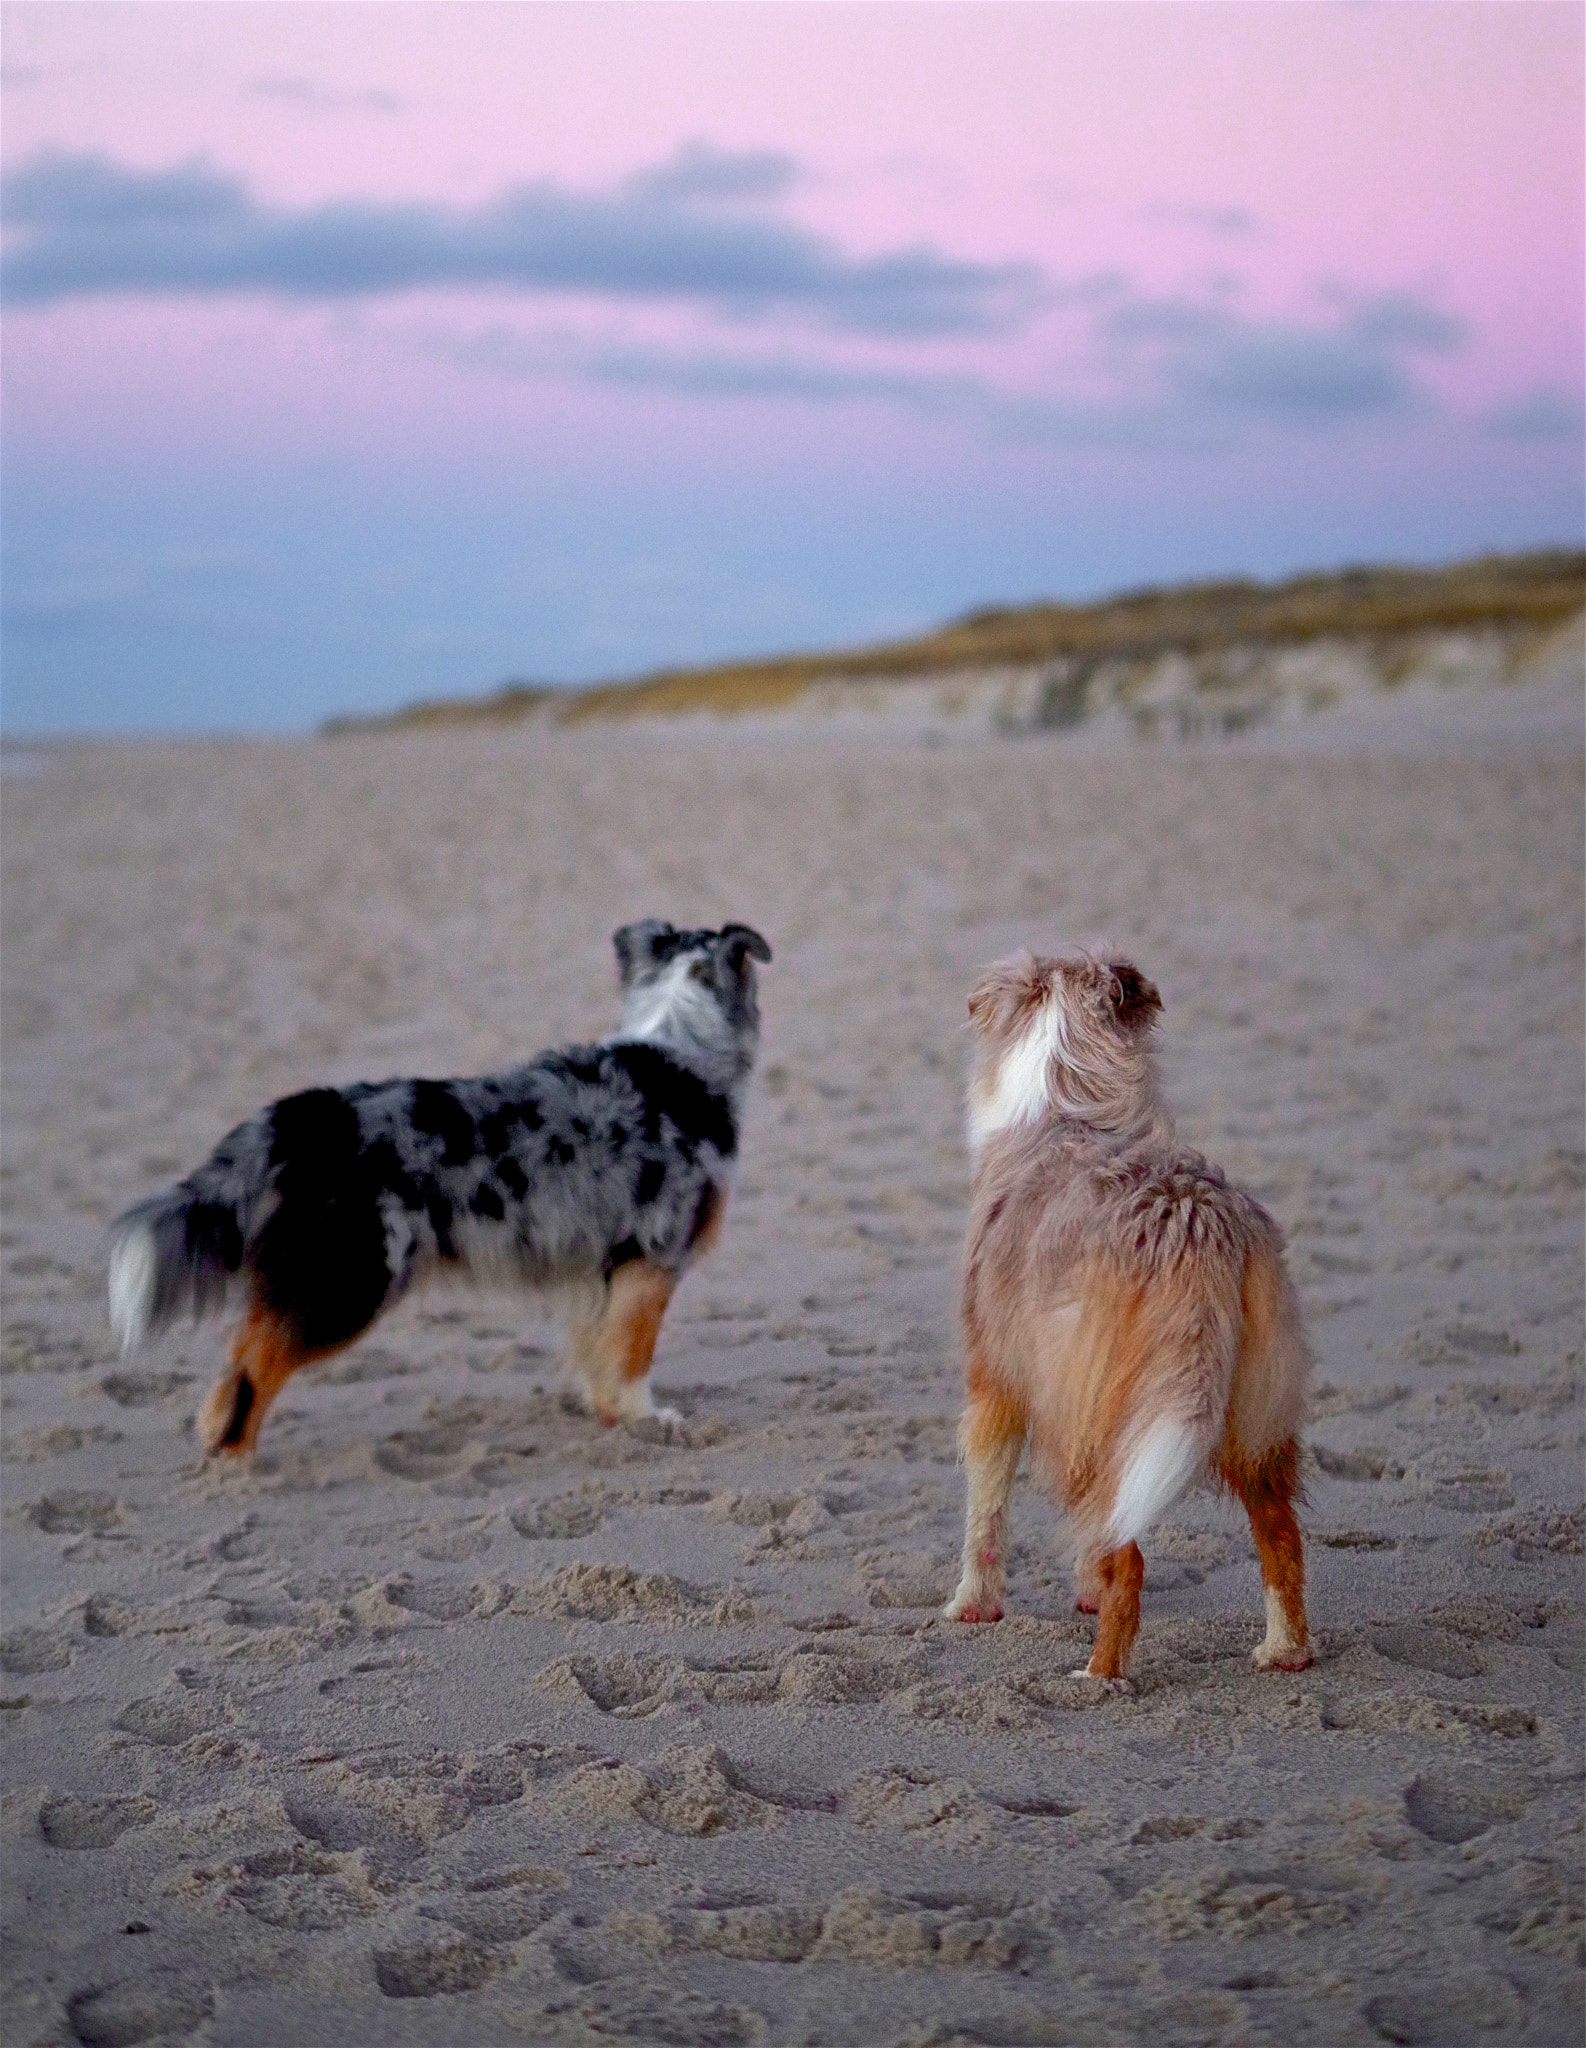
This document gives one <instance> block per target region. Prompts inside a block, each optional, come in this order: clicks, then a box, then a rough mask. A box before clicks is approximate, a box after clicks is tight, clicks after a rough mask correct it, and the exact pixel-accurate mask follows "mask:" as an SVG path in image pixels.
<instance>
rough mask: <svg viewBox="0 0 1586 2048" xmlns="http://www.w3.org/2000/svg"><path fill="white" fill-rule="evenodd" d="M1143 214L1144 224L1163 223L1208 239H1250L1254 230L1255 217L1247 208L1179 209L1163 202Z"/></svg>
mask: <svg viewBox="0 0 1586 2048" xmlns="http://www.w3.org/2000/svg"><path fill="white" fill-rule="evenodd" d="M1143 211H1144V217H1145V218H1146V219H1147V220H1159V221H1165V222H1167V223H1169V224H1170V225H1171V226H1174V227H1187V228H1199V229H1200V230H1201V231H1202V233H1203V234H1208V235H1227V236H1241V235H1252V234H1254V233H1255V229H1256V217H1255V215H1254V214H1253V213H1252V212H1251V211H1250V209H1249V207H1248V206H1178V205H1174V204H1173V203H1171V202H1170V201H1168V200H1166V199H1158V200H1155V201H1154V202H1153V203H1152V204H1151V205H1150V206H1147V207H1146V208H1144V209H1143Z"/></svg>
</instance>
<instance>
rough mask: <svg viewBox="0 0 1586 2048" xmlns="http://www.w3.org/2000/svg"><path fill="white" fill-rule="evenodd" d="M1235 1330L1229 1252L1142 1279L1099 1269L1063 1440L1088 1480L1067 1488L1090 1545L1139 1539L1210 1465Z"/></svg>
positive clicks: (1109, 1546) (1081, 1332)
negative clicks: (1068, 1434)
mask: <svg viewBox="0 0 1586 2048" xmlns="http://www.w3.org/2000/svg"><path fill="white" fill-rule="evenodd" d="M1240 1336H1241V1304H1240V1278H1239V1271H1238V1268H1237V1266H1234V1264H1233V1262H1232V1261H1231V1260H1222V1259H1218V1260H1210V1261H1205V1262H1201V1263H1199V1264H1198V1266H1192V1265H1190V1264H1189V1263H1187V1262H1183V1261H1176V1262H1173V1263H1171V1264H1169V1265H1168V1266H1167V1268H1166V1270H1163V1271H1159V1272H1158V1273H1156V1274H1155V1275H1153V1276H1151V1278H1149V1279H1148V1280H1146V1281H1145V1282H1143V1283H1142V1281H1141V1280H1140V1279H1139V1277H1138V1275H1137V1274H1132V1273H1125V1272H1123V1271H1120V1270H1119V1269H1117V1268H1109V1267H1101V1268H1098V1269H1095V1270H1093V1272H1092V1274H1091V1275H1090V1280H1089V1285H1088V1287H1087V1289H1086V1296H1085V1299H1084V1303H1083V1307H1082V1310H1081V1316H1080V1321H1079V1325H1078V1327H1077V1329H1076V1330H1075V1333H1074V1339H1073V1345H1072V1349H1071V1351H1070V1353H1069V1359H1068V1370H1069V1372H1070V1373H1071V1374H1072V1375H1073V1381H1074V1382H1075V1383H1077V1385H1078V1386H1079V1387H1081V1388H1083V1389H1085V1392H1086V1397H1085V1398H1084V1399H1083V1407H1082V1411H1081V1414H1080V1416H1079V1417H1078V1418H1076V1419H1077V1420H1078V1422H1079V1427H1078V1428H1077V1429H1076V1430H1075V1431H1074V1441H1073V1442H1072V1443H1071V1444H1070V1445H1068V1446H1065V1450H1066V1454H1067V1458H1068V1460H1069V1470H1070V1472H1071V1473H1074V1474H1075V1475H1076V1476H1077V1477H1079V1478H1080V1481H1081V1483H1080V1484H1079V1486H1078V1487H1074V1486H1072V1484H1071V1487H1070V1489H1069V1498H1070V1503H1071V1507H1072V1510H1073V1514H1074V1520H1075V1523H1076V1525H1077V1527H1078V1529H1079V1532H1080V1534H1081V1536H1082V1539H1083V1543H1084V1547H1085V1548H1086V1549H1090V1550H1096V1551H1111V1550H1117V1549H1120V1548H1121V1547H1122V1546H1123V1545H1125V1544H1127V1543H1137V1542H1138V1541H1139V1540H1140V1538H1141V1537H1142V1536H1143V1535H1144V1534H1145V1532H1146V1531H1147V1530H1148V1529H1149V1528H1151V1526H1152V1525H1153V1523H1155V1522H1157V1521H1158V1520H1160V1518H1161V1517H1162V1516H1163V1515H1165V1514H1166V1513H1167V1512H1168V1510H1169V1509H1170V1508H1172V1507H1173V1506H1174V1505H1175V1503H1176V1502H1178V1501H1179V1500H1180V1499H1181V1498H1182V1497H1183V1496H1184V1495H1185V1494H1186V1493H1188V1492H1189V1491H1190V1489H1191V1488H1192V1487H1193V1486H1194V1485H1195V1484H1196V1483H1197V1482H1198V1481H1199V1480H1201V1479H1203V1478H1206V1477H1208V1476H1210V1474H1211V1471H1212V1468H1213V1461H1214V1458H1215V1455H1216V1452H1217V1448H1218V1446H1219V1444H1220V1442H1221V1441H1222V1438H1223V1435H1224V1431H1225V1428H1226V1425H1227V1417H1228V1407H1229V1397H1230V1393H1231V1390H1232V1385H1233V1381H1234V1376H1235V1371H1236V1366H1237V1361H1238V1357H1239V1349H1240Z"/></svg>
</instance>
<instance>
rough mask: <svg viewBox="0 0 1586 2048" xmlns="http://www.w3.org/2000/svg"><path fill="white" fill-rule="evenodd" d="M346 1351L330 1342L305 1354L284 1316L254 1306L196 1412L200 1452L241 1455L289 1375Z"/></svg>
mask: <svg viewBox="0 0 1586 2048" xmlns="http://www.w3.org/2000/svg"><path fill="white" fill-rule="evenodd" d="M351 1341H352V1339H350V1338H349V1339H348V1342H349V1343H350V1342H351ZM345 1349H346V1345H343V1344H332V1345H329V1346H327V1347H326V1348H325V1349H323V1350H319V1351H305V1350H304V1349H303V1347H302V1345H301V1344H300V1343H299V1341H298V1339H297V1337H296V1335H295V1334H294V1332H293V1330H292V1327H291V1325H290V1323H288V1322H287V1321H286V1320H285V1318H283V1317H281V1316H278V1315H277V1314H276V1313H275V1312H274V1310H273V1309H268V1308H266V1307H265V1306H264V1304H263V1303H262V1302H258V1301H255V1302H253V1303H252V1304H251V1305H250V1306H249V1308H248V1311H247V1313H246V1314H245V1315H244V1317H243V1319H242V1321H241V1322H240V1323H239V1324H238V1326H237V1328H236V1330H235V1332H234V1333H233V1335H232V1339H231V1363H230V1365H229V1366H228V1368H227V1370H226V1371H225V1372H223V1373H222V1374H221V1375H220V1377H219V1379H218V1380H216V1382H215V1384H214V1385H213V1386H212V1387H211V1388H210V1390H209V1393H208V1395H207V1396H206V1398H205V1401H204V1405H203V1407H202V1408H200V1410H199V1411H198V1419H197V1423H196V1428H197V1431H198V1439H199V1442H200V1443H201V1444H202V1445H203V1446H204V1450H205V1452H206V1453H207V1454H208V1455H209V1456H210V1457H215V1456H217V1455H219V1454H224V1455H226V1456H228V1457H240V1456H241V1455H242V1454H243V1453H244V1452H246V1451H251V1450H252V1449H253V1447H254V1445H255V1444H256V1443H257V1442H258V1441H259V1431H260V1429H261V1428H262V1426H263V1424H264V1418H265V1416H266V1415H268V1413H269V1412H270V1406H271V1403H272V1402H273V1401H274V1400H275V1397H276V1395H277V1394H279V1393H280V1391H281V1389H282V1387H284V1386H285V1385H286V1383H287V1381H288V1380H289V1379H290V1378H291V1376H292V1374H293V1373H295V1372H296V1371H297V1370H298V1368H299V1367H300V1366H304V1365H311V1364H312V1363H313V1362H314V1360H315V1359H317V1358H329V1357H331V1356H332V1355H333V1354H334V1353H335V1352H337V1351H343V1350H345Z"/></svg>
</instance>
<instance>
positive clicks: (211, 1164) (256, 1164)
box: [110, 1119, 268, 1351]
mask: <svg viewBox="0 0 1586 2048" xmlns="http://www.w3.org/2000/svg"><path fill="white" fill-rule="evenodd" d="M267 1163H268V1139H267V1134H266V1130H265V1128H264V1126H263V1124H262V1122H261V1120H259V1119H255V1120H254V1122H252V1123H249V1124H241V1125H239V1126H238V1128H237V1129H236V1130H235V1131H233V1132H231V1134H230V1135H229V1136H228V1137H227V1138H225V1139H223V1140H222V1142H221V1144H220V1145H219V1147H218V1148H217V1149H216V1151H215V1153H214V1156H213V1157H212V1158H210V1159H209V1160H207V1161H206V1162H205V1164H204V1165H203V1166H201V1167H199V1169H198V1170H197V1172H196V1173H192V1174H189V1176H188V1177H187V1179H186V1180H184V1181H179V1182H178V1183H177V1185H176V1186H175V1187H174V1188H170V1189H168V1190H167V1191H166V1192H165V1193H164V1194H163V1195H152V1196H150V1197H149V1199H148V1200H147V1201H143V1202H138V1203H136V1204H135V1205H134V1206H133V1207H132V1208H130V1209H128V1210H126V1211H125V1212H124V1213H123V1214H122V1215H120V1216H118V1217H117V1218H116V1220H115V1222H114V1223H113V1224H112V1225H111V1226H110V1324H111V1328H112V1329H113V1330H114V1331H115V1333H116V1337H117V1340H118V1341H119V1343H120V1345H121V1348H122V1350H123V1351H134V1350H136V1349H137V1347H138V1346H139V1345H140V1344H141V1343H142V1342H143V1340H144V1339H145V1338H146V1337H147V1336H148V1335H149V1334H150V1332H151V1331H154V1330H158V1329H160V1328H161V1327H163V1325H165V1324H166V1323H169V1322H171V1321H173V1320H174V1319H175V1318H176V1317H177V1316H179V1315H181V1314H182V1313H183V1312H184V1311H189V1312H191V1314H192V1315H193V1316H194V1317H195V1319H196V1318H197V1317H199V1316H202V1315H207V1314H208V1313H209V1312H210V1311H211V1310H214V1309H218V1308H221V1307H223V1306H224V1304H225V1299H226V1289H227V1283H228V1282H229V1281H230V1280H231V1278H232V1277H233V1275H234V1274H236V1273H238V1272H239V1271H240V1270H241V1267H242V1262H243V1256H244V1253H245V1251H246V1249H247V1245H248V1240H249V1238H250V1236H251V1235H252V1234H253V1233H252V1229H251V1226H252V1225H253V1224H254V1223H255V1222H256V1220H257V1219H258V1215H259V1208H260V1202H261V1198H262V1197H263V1196H264V1194H265V1192H266V1187H267Z"/></svg>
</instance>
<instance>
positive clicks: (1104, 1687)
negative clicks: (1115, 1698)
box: [1068, 1664, 1133, 1692]
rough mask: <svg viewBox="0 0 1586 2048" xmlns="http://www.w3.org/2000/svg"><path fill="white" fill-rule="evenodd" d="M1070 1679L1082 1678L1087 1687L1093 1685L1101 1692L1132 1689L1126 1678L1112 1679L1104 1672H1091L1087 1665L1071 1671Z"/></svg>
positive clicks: (1129, 1690) (1128, 1690)
mask: <svg viewBox="0 0 1586 2048" xmlns="http://www.w3.org/2000/svg"><path fill="white" fill-rule="evenodd" d="M1068 1675H1069V1677H1070V1678H1083V1679H1084V1681H1085V1683H1086V1684H1087V1685H1094V1686H1096V1687H1098V1688H1099V1689H1100V1690H1101V1691H1102V1692H1131V1691H1133V1687H1132V1686H1131V1685H1130V1683H1129V1681H1128V1679H1127V1678H1112V1677H1109V1676H1108V1675H1107V1673H1106V1672H1104V1671H1092V1670H1091V1668H1090V1666H1089V1665H1088V1664H1082V1665H1081V1666H1080V1667H1079V1669H1078V1670H1077V1671H1071V1672H1070V1673H1069V1674H1068Z"/></svg>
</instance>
